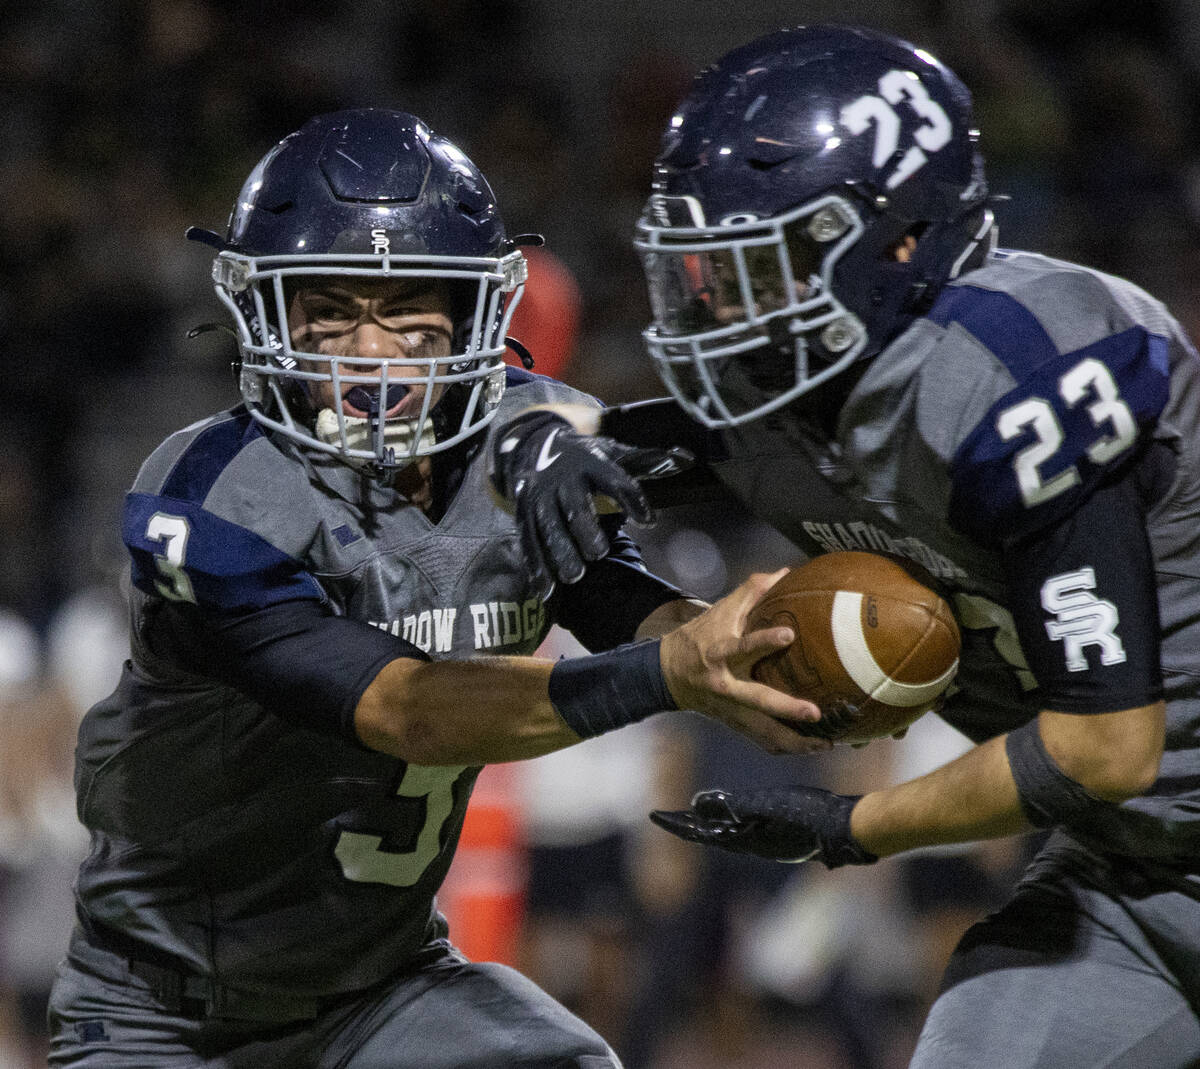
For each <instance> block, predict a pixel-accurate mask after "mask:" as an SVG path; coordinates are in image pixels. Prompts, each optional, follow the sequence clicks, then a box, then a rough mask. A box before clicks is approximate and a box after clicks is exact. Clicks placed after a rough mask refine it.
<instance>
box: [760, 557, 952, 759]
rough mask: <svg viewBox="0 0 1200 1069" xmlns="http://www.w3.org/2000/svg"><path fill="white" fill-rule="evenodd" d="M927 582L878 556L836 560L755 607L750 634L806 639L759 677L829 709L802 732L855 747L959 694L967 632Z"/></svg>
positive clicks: (786, 583)
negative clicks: (786, 633) (952, 692)
mask: <svg viewBox="0 0 1200 1069" xmlns="http://www.w3.org/2000/svg"><path fill="white" fill-rule="evenodd" d="M920 574H925V573H923V572H922V570H921V569H920V567H919V566H918V565H915V564H912V563H910V562H908V561H904V562H903V563H901V562H900V561H899V559H898V558H897V559H893V558H891V557H886V556H882V555H880V554H876V553H859V552H852V551H846V552H839V553H826V554H824V555H822V556H819V557H814V558H813V559H812V560H810V561H807V562H806V563H804V564H801V565H798V566H797V567H795V568H793V569H791V571H789V572H788V573H787V575H785V576H784V577H783V578H782V579H780V580H779V582H777V583H776V584H775V585H774V586H773V587H771V589H770V590H769V591H767V594H766V596H765V597H764V598H763V599H762V601H760V602H759V603H758V604H757V605H756V606H755V607H754V609H753V610H752V611H751V613H750V619H749V623H748V625H747V630H749V631H755V630H758V629H760V628H763V627H774V626H780V625H784V626H787V627H790V628H791V629H792V630H793V631H794V632H795V633H796V639H795V641H794V642H793V643H792V644H791V645H790V646H787V647H786V648H784V649H782V650H777V651H776V652H775V653H772V654H770V655H768V656H767V657H764V658H763V659H762V660H761V661H759V662H758V664H756V665H755V666H754V671H753V676H754V678H755V679H757V680H759V681H760V682H763V683H767V684H769V685H770V686H772V687H775V688H777V689H778V690H784V691H787V692H788V693H789V694H794V695H796V696H798V697H801V698H807V699H808V700H809V701H811V702H814V703H815V704H817V705H819V706H820V707H821V719H820V720H818V721H816V722H814V723H812V724H807V725H803V726H801V727H798V728H797V730H798V731H801V732H802V733H803V734H808V735H816V736H819V737H820V738H826V739H830V740H832V741H834V742H847V743H854V742H866V741H868V740H870V739H875V738H881V737H883V736H886V735H893V734H895V733H896V732H898V731H900V730H902V729H903V728H906V727H907V726H908V725H909V724H911V723H912V722H913V721H914V720H916V719H918V718H919V717H921V716H922V715H924V714H925V713H926V712H928V711H929V709H930V708H931V707H932V706H933V705H934V704H936V702H937V700H938V698H940V697H941V695H942V693H943V692H944V691H945V690H946V688H947V687H948V686H950V683H951V681H952V680H953V679H954V673H955V672H956V671H957V670H958V652H959V643H960V640H959V633H958V625H957V624H956V623H955V620H954V616H953V614H952V613H951V611H950V606H949V605H947V604H946V602H945V601H943V600H942V598H941V597H940V596H939V595H938V594H937V593H936V592H935V591H934V590H932V589H931V588H930V587H929V586H928V585H926V583H925V582H923V581H922V580H921V579H918V578H916V576H917V575H920Z"/></svg>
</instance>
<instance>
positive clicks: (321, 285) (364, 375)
mask: <svg viewBox="0 0 1200 1069" xmlns="http://www.w3.org/2000/svg"><path fill="white" fill-rule="evenodd" d="M288 331H289V333H290V334H291V339H292V347H293V348H294V349H297V350H300V351H307V352H312V353H320V354H321V355H322V356H327V357H328V356H333V357H348V358H358V359H357V360H355V361H354V362H352V363H339V365H338V370H339V374H341V375H346V376H353V377H354V378H357V379H358V380H359V381H357V382H355V381H350V382H342V383H341V384H340V393H341V396H340V397H338V396H336V395H335V391H338V390H339V387H336V386H335V385H334V383H332V382H329V381H318V382H313V383H311V384H310V389H311V395H312V400H313V402H314V404H315V405H316V407H317V408H318V409H320V408H332V409H336V408H338V407H339V406H340V407H341V409H342V411H343V412H344V413H345V414H346V415H347V416H353V417H355V418H359V419H361V418H363V417H365V416H367V415H368V413H367V412H366V411H364V409H363V408H362V407H361V406H362V403H363V399H364V391H363V390H361V389H359V390H356V389H355V387H356V386H357V387H362V386H369V383H364V382H363V381H362V380H363V379H371V380H377V379H378V378H379V376H380V365H378V364H371V363H362V362H361V361H362V360H367V361H370V360H372V359H378V360H397V359H405V358H410V359H412V358H415V359H430V358H434V357H445V356H449V355H450V346H451V335H452V333H453V323H452V322H451V319H450V298H449V295H448V293H447V290H446V285H445V283H444V282H441V281H439V280H427V279H414V278H397V279H360V278H334V277H331V278H319V277H318V278H314V279H313V281H312V282H310V283H306V284H305V285H303V286H301V287H299V288H298V289H297V290H296V292H295V293H294V294H293V295H292V297H291V300H290V302H289V304H288ZM425 389H426V388H425V387H424V386H423V385H420V384H407V385H399V384H394V383H393V384H392V385H390V387H389V390H388V398H387V400H388V401H389V402H391V403H390V404H389V405H388V406H387V408H386V409H385V411H384V412H383V413H382V415H383V416H384V418H385V419H390V418H396V417H415V416H417V415H419V414H420V411H421V406H422V402H423V399H424V394H425ZM443 389H444V387H443V386H442V385H437V386H435V387H434V390H435V393H434V396H433V399H432V402H431V403H432V404H436V403H437V401H438V399H439V395H440V393H441V391H442V390H443Z"/></svg>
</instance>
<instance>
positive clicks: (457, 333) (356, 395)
mask: <svg viewBox="0 0 1200 1069" xmlns="http://www.w3.org/2000/svg"><path fill="white" fill-rule="evenodd" d="M189 236H190V237H193V238H197V239H199V240H202V241H207V242H209V243H210V244H213V245H215V246H216V247H217V248H218V249H219V250H220V251H219V253H218V255H217V257H216V260H215V261H214V263H213V280H214V284H215V289H216V292H217V296H218V298H219V299H220V300H221V302H222V303H223V304H224V305H225V306H226V307H227V308H228V309H229V310H230V312H231V313H232V314H233V318H234V322H235V326H236V332H237V336H238V343H239V347H240V350H241V365H240V370H239V372H238V377H239V388H240V390H241V394H242V398H243V400H244V401H245V403H246V405H247V406H248V408H249V410H250V412H251V414H252V415H253V417H254V419H255V420H257V421H258V422H259V423H260V424H262V425H263V426H264V427H267V428H269V429H270V430H272V431H274V432H277V433H279V434H282V435H284V436H286V437H288V438H291V439H293V440H295V441H297V442H300V443H302V444H303V445H305V446H307V447H309V448H311V449H316V450H319V451H321V452H324V453H329V454H332V455H334V456H336V457H338V458H339V459H341V460H343V461H345V462H347V463H349V464H351V465H352V466H356V467H360V468H363V469H365V470H367V471H368V472H369V473H371V474H375V475H381V474H384V473H386V472H388V471H391V470H395V469H397V468H399V467H403V466H404V465H406V464H408V463H410V462H411V461H412V460H413V459H414V458H415V457H418V456H422V455H426V454H430V453H435V452H438V451H441V450H444V449H448V448H450V447H451V446H454V445H456V444H457V443H459V442H461V441H462V440H463V439H465V438H467V437H468V436H469V435H471V434H474V433H475V432H476V431H478V430H479V429H480V428H481V427H483V426H485V425H486V424H487V423H488V422H489V421H490V420H491V418H492V416H493V415H494V414H495V411H496V407H497V405H498V404H499V402H500V398H501V395H502V394H503V391H504V383H505V370H504V368H505V365H504V351H505V344H506V343H505V335H506V332H507V328H508V323H509V320H510V319H511V317H512V313H513V310H514V309H515V307H516V304H517V301H518V300H519V299H520V295H521V292H522V289H523V286H524V282H525V277H526V266H525V260H524V258H523V256H522V255H521V253H520V252H519V251H518V250H517V249H516V248H514V246H513V243H512V242H510V241H508V240H507V238H506V236H505V232H504V224H503V222H502V221H501V218H500V215H499V212H498V211H497V208H496V203H495V197H494V195H493V193H492V190H491V188H490V186H489V185H488V183H487V181H486V179H485V178H484V176H483V175H482V174H481V173H480V171H479V169H478V168H477V167H476V166H475V165H474V164H473V163H472V162H471V161H470V160H469V159H468V158H467V157H466V156H465V155H464V154H463V153H462V152H461V151H460V150H459V149H458V148H457V147H456V146H455V145H454V144H452V143H451V142H450V141H448V140H446V139H445V138H443V137H439V136H437V135H436V134H434V133H433V132H432V131H431V130H430V129H429V128H428V127H427V126H426V125H425V124H424V123H423V122H421V120H420V119H418V118H416V117H415V116H413V115H409V114H407V113H405V112H400V111H387V110H382V109H374V108H362V109H355V110H348V111H340V112H335V113H332V114H328V115H320V116H317V117H316V118H314V119H311V120H310V121H309V122H307V123H306V124H305V125H304V126H303V127H301V128H300V129H299V130H298V131H296V132H295V133H293V134H290V135H289V136H287V137H285V138H284V139H283V140H282V141H280V142H279V143H278V144H277V145H276V146H275V147H274V148H272V149H271V150H270V152H268V153H267V154H266V155H265V156H264V157H263V158H262V160H260V161H259V163H258V165H257V166H256V167H255V168H254V170H253V171H252V172H251V174H250V176H249V177H248V178H247V179H246V183H245V185H244V186H243V187H242V191H241V193H240V195H239V196H238V200H237V203H236V204H235V205H234V208H233V212H232V213H231V215H230V219H229V228H228V234H227V237H225V238H224V239H222V238H220V237H219V236H217V235H215V234H211V233H207V232H204V231H196V230H195V229H193V230H192V231H189ZM314 276H316V277H319V278H325V277H327V276H338V277H339V279H340V280H343V281H344V280H345V279H380V278H385V279H404V278H419V279H423V280H431V281H434V282H435V284H437V285H444V286H445V292H447V293H448V294H449V300H450V318H451V320H452V322H453V334H452V341H451V344H450V349H451V352H450V353H449V354H448V355H440V351H441V350H442V349H444V348H445V346H444V344H443V345H440V346H430V345H419V344H417V345H414V346H413V347H412V348H400V349H399V351H400V352H402V353H403V355H402V356H399V357H396V358H394V359H392V358H386V359H384V358H380V357H379V356H378V355H375V356H370V357H368V356H363V355H361V354H360V355H354V356H333V355H328V354H321V353H317V352H310V351H304V350H301V349H296V348H295V347H294V346H293V344H292V340H291V338H290V336H289V331H288V329H287V322H288V302H289V300H290V298H291V295H292V293H294V291H295V288H296V287H297V286H298V285H300V284H302V283H304V282H305V281H306V280H307V281H309V282H311V281H313V279H314ZM435 352H436V353H438V354H439V355H432V354H433V353H435ZM321 382H325V383H329V384H330V386H331V389H328V388H327V389H325V390H324V393H325V395H327V396H329V395H332V396H333V397H342V398H348V399H349V401H348V405H349V407H350V408H351V411H352V412H357V411H361V412H363V413H364V418H357V417H356V416H354V415H351V414H348V413H347V412H346V411H345V408H346V407H347V404H343V405H339V406H338V407H337V408H336V409H335V408H330V407H326V408H318V406H317V405H316V404H314V402H313V398H314V393H315V392H316V389H315V387H316V384H318V383H321ZM417 386H420V387H423V388H424V392H423V400H422V404H421V407H420V412H419V414H414V413H411V412H410V413H408V415H407V417H406V418H395V417H393V418H389V416H388V412H389V411H393V410H395V409H396V408H397V407H398V406H399V402H401V401H402V399H403V397H404V396H405V395H406V394H407V393H408V392H409V391H410V390H412V389H413V388H414V387H417Z"/></svg>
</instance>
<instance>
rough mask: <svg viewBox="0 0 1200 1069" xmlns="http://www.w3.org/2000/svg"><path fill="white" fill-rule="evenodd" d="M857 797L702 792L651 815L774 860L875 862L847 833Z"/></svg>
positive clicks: (805, 791)
mask: <svg viewBox="0 0 1200 1069" xmlns="http://www.w3.org/2000/svg"><path fill="white" fill-rule="evenodd" d="M860 797H861V795H854V796H849V795H843V794H832V793H831V792H829V791H823V790H821V789H820V788H818V787H774V788H769V789H765V790H757V791H754V790H751V791H738V792H730V791H719V790H718V791H701V792H700V793H699V794H697V795H696V797H695V798H693V799H692V808H691V809H683V810H676V811H665V810H661V809H656V810H655V811H654V812H652V813H651V814H650V819H651V820H652V821H654V823H655V824H657V825H658V826H659V827H660V828H665V829H666V830H667V831H669V832H671V834H672V835H678V836H679V837H680V838H681V839H686V840H688V842H692V843H703V844H704V845H706V846H719V847H721V848H722V849H724V850H730V851H732V852H734V853H738V854H755V855H757V856H758V857H765V858H770V859H772V860H774V861H808V860H809V859H812V858H815V859H816V860H818V861H820V862H822V863H823V864H824V865H825V866H826V867H827V868H831V869H832V868H837V867H838V866H839V865H869V864H870V863H871V862H873V861H878V860H879V859H878V858H877V857H876V856H875V855H874V854H872V853H870V852H869V851H867V850H864V849H863V848H862V847H861V846H859V845H858V843H856V842H855V841H854V839H853V838H852V837H851V835H850V812H851V810H853V809H854V805H855V803H856V802H857V801H858V799H859V798H860Z"/></svg>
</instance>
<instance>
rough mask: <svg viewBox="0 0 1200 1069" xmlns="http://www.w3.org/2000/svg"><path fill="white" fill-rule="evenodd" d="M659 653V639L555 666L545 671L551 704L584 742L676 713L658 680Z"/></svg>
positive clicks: (660, 665) (661, 677) (575, 658)
mask: <svg viewBox="0 0 1200 1069" xmlns="http://www.w3.org/2000/svg"><path fill="white" fill-rule="evenodd" d="M660 649H661V641H660V640H659V639H648V640H645V641H642V642H633V643H630V644H629V645H625V646H618V647H616V649H612V650H608V651H606V652H604V653H596V654H592V655H590V656H588V657H573V658H565V659H563V660H560V661H558V662H557V663H556V664H555V665H554V667H553V668H552V669H551V670H550V682H549V692H550V702H551V704H552V705H553V706H554V708H555V710H556V711H557V713H558V715H559V716H561V717H562V719H563V720H564V721H565V722H566V724H567V726H568V727H569V728H570V729H571V730H572V731H574V732H575V734H576V735H578V736H579V737H580V738H583V739H588V738H593V737H595V736H596V735H602V734H604V733H605V732H608V731H613V730H615V729H616V728H620V727H624V726H625V725H626V724H634V723H637V722H638V721H639V720H645V719H646V717H648V716H653V715H654V714H655V713H661V712H664V711H665V710H668V709H675V708H678V706H677V705H676V703H675V699H674V698H673V697H672V695H671V692H670V690H669V689H668V688H667V684H666V680H665V678H664V677H663V670H662V662H661V660H660Z"/></svg>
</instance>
